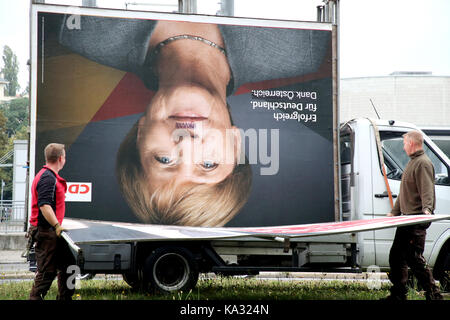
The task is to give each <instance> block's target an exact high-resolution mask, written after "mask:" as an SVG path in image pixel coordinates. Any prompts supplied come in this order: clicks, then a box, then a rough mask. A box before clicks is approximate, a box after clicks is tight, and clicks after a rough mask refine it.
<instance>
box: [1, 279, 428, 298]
mask: <svg viewBox="0 0 450 320" xmlns="http://www.w3.org/2000/svg"><path fill="white" fill-rule="evenodd" d="M0 279H1V276H0ZM32 284H33V283H32V282H31V281H26V282H5V283H2V284H0V300H25V299H28V296H29V293H30V290H31V286H32ZM389 286H390V285H389V284H388V283H386V284H383V285H382V286H381V288H380V289H369V288H368V286H367V283H364V282H358V281H351V280H349V281H313V280H291V281H285V280H262V279H249V278H237V277H218V278H214V279H203V280H199V282H198V284H197V286H196V288H195V289H193V290H191V291H189V292H175V293H173V294H169V295H163V294H150V293H147V292H138V291H135V290H133V289H132V288H131V287H129V286H128V285H127V284H126V283H125V282H124V281H122V280H111V279H108V276H106V278H105V279H103V280H87V281H81V284H80V288H79V289H76V290H75V295H74V296H73V299H74V300H183V301H184V300H379V299H381V298H384V297H386V296H388V295H389ZM56 295H57V284H56V280H55V281H54V282H53V284H52V287H51V289H50V291H49V292H48V294H47V296H46V300H54V299H55V298H56ZM408 299H409V300H424V299H425V298H424V296H423V294H421V293H419V292H417V291H415V290H413V289H410V291H409V293H408Z"/></svg>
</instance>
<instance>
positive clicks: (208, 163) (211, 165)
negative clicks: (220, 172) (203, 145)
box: [201, 160, 219, 171]
mask: <svg viewBox="0 0 450 320" xmlns="http://www.w3.org/2000/svg"><path fill="white" fill-rule="evenodd" d="M201 166H202V168H203V169H205V170H208V171H210V170H214V169H216V168H217V167H218V166H219V165H218V164H217V163H215V162H214V161H211V160H204V161H203V162H202V163H201Z"/></svg>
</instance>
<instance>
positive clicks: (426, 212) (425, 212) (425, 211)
mask: <svg viewBox="0 0 450 320" xmlns="http://www.w3.org/2000/svg"><path fill="white" fill-rule="evenodd" d="M423 213H424V214H426V215H430V214H431V211H430V210H428V209H425V210H423Z"/></svg>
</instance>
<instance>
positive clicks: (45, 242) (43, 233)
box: [30, 143, 75, 300]
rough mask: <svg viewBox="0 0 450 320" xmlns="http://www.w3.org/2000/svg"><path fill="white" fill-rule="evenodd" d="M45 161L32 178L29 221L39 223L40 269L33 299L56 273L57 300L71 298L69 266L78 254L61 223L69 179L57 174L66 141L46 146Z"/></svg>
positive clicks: (63, 156) (60, 167) (37, 244)
mask: <svg viewBox="0 0 450 320" xmlns="http://www.w3.org/2000/svg"><path fill="white" fill-rule="evenodd" d="M44 153H45V161H46V165H45V166H44V167H43V168H42V169H41V170H40V171H39V172H38V174H37V175H36V176H35V178H34V180H33V184H32V186H31V188H32V195H31V196H32V208H31V217H30V225H32V226H36V227H37V234H36V245H35V250H36V260H37V272H36V277H35V280H34V284H33V288H32V289H31V293H30V300H42V299H44V297H45V295H46V294H47V291H48V290H49V289H50V286H51V285H52V282H53V280H54V279H55V277H56V275H57V276H58V296H57V299H58V300H71V298H72V295H73V293H74V288H68V286H67V279H68V277H69V276H70V275H71V274H68V273H67V267H68V266H69V265H72V264H75V258H74V256H73V255H72V253H71V252H70V249H69V247H68V245H67V243H66V242H65V241H64V239H62V238H61V232H62V231H64V229H63V228H62V227H61V224H62V221H63V219H64V214H65V193H66V190H67V184H66V181H65V180H64V179H63V178H61V177H60V176H59V175H58V172H59V171H60V170H61V169H62V168H63V167H64V164H65V162H66V153H65V150H64V145H62V144H57V143H51V144H49V145H48V146H47V147H46V148H45V150H44Z"/></svg>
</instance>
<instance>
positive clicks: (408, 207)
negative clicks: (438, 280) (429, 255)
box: [387, 131, 442, 300]
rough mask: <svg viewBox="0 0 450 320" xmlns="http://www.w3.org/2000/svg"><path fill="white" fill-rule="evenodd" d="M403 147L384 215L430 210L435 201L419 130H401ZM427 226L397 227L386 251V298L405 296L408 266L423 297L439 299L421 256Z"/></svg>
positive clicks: (431, 176)
mask: <svg viewBox="0 0 450 320" xmlns="http://www.w3.org/2000/svg"><path fill="white" fill-rule="evenodd" d="M403 149H404V150H405V152H406V154H407V155H408V156H409V157H410V161H409V162H408V164H407V166H406V168H405V170H404V172H403V175H402V181H401V184H400V192H399V195H398V198H397V200H396V202H395V205H394V208H393V209H392V211H391V212H390V213H389V214H388V216H398V215H417V214H427V215H430V214H433V211H434V208H435V204H436V196H435V190H434V167H433V164H432V163H431V161H430V159H429V158H428V156H427V155H426V154H425V152H424V150H423V136H422V134H421V133H420V132H419V131H410V132H408V133H406V134H404V135H403ZM429 226H430V223H425V224H416V225H412V226H405V227H398V228H397V231H396V233H395V238H394V242H393V244H392V247H391V251H390V253H389V266H390V269H391V270H390V273H389V279H390V280H391V282H392V287H391V294H390V296H388V297H387V299H388V300H406V294H407V292H408V289H407V286H406V283H407V281H408V266H409V267H410V268H411V271H412V272H413V273H414V275H415V276H416V278H417V280H418V282H419V284H420V285H421V286H422V287H423V288H424V290H425V292H426V294H425V297H426V299H427V300H442V295H441V294H440V292H439V288H438V287H437V286H436V285H435V283H434V278H433V275H432V274H431V271H430V269H429V268H428V267H427V265H426V261H425V258H424V257H423V251H424V249H425V237H426V234H427V231H426V230H427V228H428V227H429Z"/></svg>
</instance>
